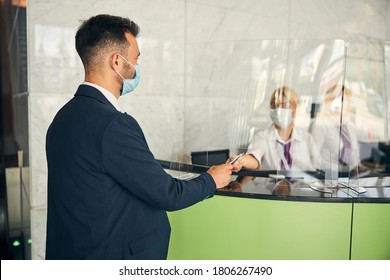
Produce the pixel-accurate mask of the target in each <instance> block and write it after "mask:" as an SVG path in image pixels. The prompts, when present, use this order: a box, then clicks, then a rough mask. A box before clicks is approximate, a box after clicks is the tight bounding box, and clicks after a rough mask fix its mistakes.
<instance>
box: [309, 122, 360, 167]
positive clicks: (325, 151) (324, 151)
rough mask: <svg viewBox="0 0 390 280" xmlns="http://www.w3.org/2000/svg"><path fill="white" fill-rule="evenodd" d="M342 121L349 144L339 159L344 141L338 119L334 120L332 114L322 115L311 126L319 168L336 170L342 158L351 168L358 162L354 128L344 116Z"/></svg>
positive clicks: (358, 154)
mask: <svg viewBox="0 0 390 280" xmlns="http://www.w3.org/2000/svg"><path fill="white" fill-rule="evenodd" d="M343 123H344V124H343V126H345V129H346V131H347V133H348V138H349V141H350V146H351V147H350V148H349V151H348V153H347V156H346V157H345V158H344V159H341V158H340V159H339V155H340V154H341V151H342V149H343V147H344V143H343V141H342V139H341V137H340V124H339V122H338V120H334V118H332V116H326V115H324V116H322V117H320V118H317V120H316V123H315V125H314V126H313V129H312V134H313V138H314V140H315V143H316V145H317V148H318V153H319V154H320V155H321V158H322V162H321V169H323V170H337V169H338V166H339V160H343V161H344V162H345V163H347V164H348V165H349V167H350V168H351V169H352V168H354V167H355V166H357V165H358V164H359V162H360V153H359V145H358V139H357V137H356V133H355V128H354V127H353V125H352V123H351V122H348V121H347V119H346V118H344V120H343Z"/></svg>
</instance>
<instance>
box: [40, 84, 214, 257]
mask: <svg viewBox="0 0 390 280" xmlns="http://www.w3.org/2000/svg"><path fill="white" fill-rule="evenodd" d="M46 156H47V163H48V216H47V240H46V259H166V257H167V252H168V244H169V237H170V225H169V221H168V217H167V213H166V211H174V210H178V209H182V208H185V207H188V206H190V205H193V204H195V203H197V202H199V201H201V200H203V199H205V198H207V197H211V196H213V195H214V193H215V190H216V186H215V183H214V181H213V178H212V177H211V176H210V175H209V174H207V173H203V174H201V175H200V176H199V177H197V178H195V179H192V180H189V181H181V180H178V179H175V178H172V177H171V176H170V175H169V174H167V173H166V172H165V171H164V169H163V168H162V167H161V165H160V164H159V163H158V162H157V161H156V159H155V158H154V156H153V155H152V153H151V152H150V150H149V148H148V145H147V143H146V140H145V137H144V135H143V132H142V130H141V128H140V126H139V125H138V123H137V122H136V120H135V119H134V118H132V117H131V116H129V115H127V114H125V113H121V112H119V111H117V110H116V109H115V108H114V106H113V105H112V104H111V103H110V102H109V101H108V100H107V99H106V98H105V97H104V95H103V94H102V93H101V92H100V91H98V90H97V89H95V88H94V87H91V86H88V85H80V87H79V88H78V90H77V92H76V94H75V96H74V98H72V99H71V100H70V101H69V102H68V103H67V104H66V105H65V106H64V107H63V108H62V109H61V110H60V111H59V112H58V113H57V115H56V116H55V118H54V120H53V122H52V124H51V125H50V127H49V129H48V131H47V137H46Z"/></svg>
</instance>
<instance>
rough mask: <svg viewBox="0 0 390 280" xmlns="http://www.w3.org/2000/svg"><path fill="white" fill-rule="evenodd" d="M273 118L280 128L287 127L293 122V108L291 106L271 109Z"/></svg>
mask: <svg viewBox="0 0 390 280" xmlns="http://www.w3.org/2000/svg"><path fill="white" fill-rule="evenodd" d="M270 116H271V120H272V121H273V122H274V124H276V125H277V126H279V127H280V128H286V127H287V126H288V125H289V124H290V123H291V122H292V119H293V117H292V110H291V109H290V108H277V109H271V113H270Z"/></svg>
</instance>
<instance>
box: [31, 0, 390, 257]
mask: <svg viewBox="0 0 390 280" xmlns="http://www.w3.org/2000/svg"><path fill="white" fill-rule="evenodd" d="M389 6H390V4H389V3H388V1H386V0H371V1H368V0H345V1H338V0H329V1H312V0H294V1H293V0H275V1H267V0H226V1H225V0H146V1H137V0H129V1H119V0H111V1H95V0H94V1H92V0H88V1H76V0H69V1H60V2H59V1H46V0H30V1H28V7H27V13H28V16H27V19H28V22H27V25H28V59H29V63H28V81H29V86H28V89H29V90H28V91H29V137H30V139H29V140H30V166H31V168H30V169H31V170H30V177H31V178H30V182H31V196H30V197H31V199H30V204H31V213H32V218H31V223H32V240H33V243H32V258H33V259H43V258H44V250H45V231H46V229H45V228H46V224H45V223H46V180H47V169H46V163H45V162H46V160H45V150H44V147H45V134H46V130H47V128H48V126H49V124H50V122H51V120H52V119H53V117H54V115H55V114H56V112H57V111H58V109H59V108H60V107H61V106H62V105H63V104H65V102H67V101H68V100H69V99H70V98H72V96H73V94H74V92H75V90H76V88H77V86H78V84H80V83H81V82H82V81H83V78H84V77H83V68H82V65H81V62H80V59H79V58H78V56H77V53H76V51H75V49H74V35H75V32H76V30H77V27H78V26H79V24H80V20H83V19H87V18H89V17H90V16H92V15H95V14H99V13H108V14H115V15H119V16H126V17H130V18H131V19H132V20H134V21H135V22H137V23H138V24H139V25H140V26H141V33H140V37H139V45H140V49H141V57H140V60H139V64H140V67H141V84H140V86H139V87H138V88H137V90H136V91H135V93H133V94H131V95H129V96H125V97H123V98H121V99H120V106H121V108H122V110H123V111H127V112H128V113H129V114H131V115H133V116H134V117H135V118H136V119H137V120H138V121H139V123H140V125H141V127H142V128H143V130H144V132H145V136H146V138H147V140H148V143H149V146H150V148H151V150H152V152H153V153H154V155H155V156H156V157H157V158H162V159H168V160H169V159H177V158H181V159H182V160H188V155H189V152H190V151H194V150H202V149H205V148H207V149H218V148H223V147H226V146H228V147H229V148H232V147H233V148H234V147H238V146H240V145H242V144H244V143H245V141H247V139H248V137H249V131H247V132H246V134H245V135H243V136H240V135H237V134H235V133H234V131H235V130H237V128H238V127H242V125H243V122H244V121H245V120H243V119H242V118H241V119H240V116H241V115H242V114H241V111H243V110H244V111H245V110H247V106H252V105H253V104H250V103H248V102H249V101H248V102H247V100H252V99H253V95H256V94H261V93H259V92H257V91H256V89H258V85H257V84H256V79H254V78H253V77H252V76H251V75H253V69H252V68H251V65H253V61H252V60H248V58H247V56H246V54H247V53H248V52H252V51H253V50H255V49H256V48H261V45H259V44H260V43H261V40H265V39H266V40H274V41H275V40H278V39H279V40H280V39H305V40H306V39H310V40H328V39H331V40H333V39H355V38H359V39H376V40H384V39H386V38H387V39H390V35H389V34H390V27H389V26H390V22H389V21H390V20H389V16H387V15H389V14H390V12H389V11H390V10H389V9H390V7H389ZM233 51H234V53H235V54H237V55H235V56H234V57H233V56H231V53H232V52H233ZM216 58H218V59H219V60H218V61H219V63H216ZM221 60H222V61H225V63H220V61H221ZM215 79H217V80H219V81H222V82H221V83H219V84H218V86H216V85H215V84H214V83H211V82H210V81H212V80H215ZM200 81H201V82H200ZM225 81H226V82H225ZM243 94H244V95H243ZM243 96H244V97H243ZM205 136H207V137H205ZM205 139H207V140H205ZM209 139H211V140H209Z"/></svg>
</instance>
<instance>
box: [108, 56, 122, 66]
mask: <svg viewBox="0 0 390 280" xmlns="http://www.w3.org/2000/svg"><path fill="white" fill-rule="evenodd" d="M119 58H120V57H119V54H118V53H113V54H111V55H110V66H111V67H112V69H117V68H118V66H119Z"/></svg>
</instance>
